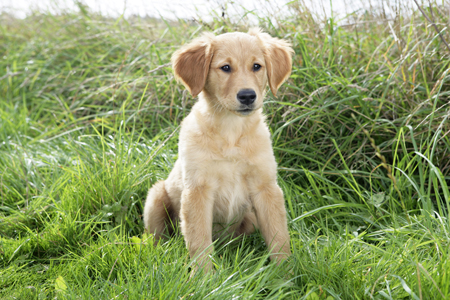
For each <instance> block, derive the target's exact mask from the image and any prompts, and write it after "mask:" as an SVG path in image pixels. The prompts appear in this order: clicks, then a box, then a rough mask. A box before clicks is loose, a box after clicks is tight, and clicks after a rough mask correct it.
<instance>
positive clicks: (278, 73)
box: [248, 28, 294, 97]
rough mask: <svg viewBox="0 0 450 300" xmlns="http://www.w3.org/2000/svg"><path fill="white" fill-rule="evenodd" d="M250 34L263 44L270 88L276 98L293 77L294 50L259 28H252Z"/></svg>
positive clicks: (288, 44)
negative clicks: (281, 87)
mask: <svg viewBox="0 0 450 300" xmlns="http://www.w3.org/2000/svg"><path fill="white" fill-rule="evenodd" d="M248 33H249V34H250V35H254V36H256V37H258V38H259V39H260V41H261V42H262V45H263V47H264V59H265V61H266V68H267V77H268V79H269V86H270V89H271V90H272V94H273V95H274V96H275V97H276V96H277V91H278V88H279V87H280V86H281V84H282V83H283V82H284V81H285V80H286V79H287V78H288V77H289V75H291V70H292V54H293V53H294V50H293V49H292V48H291V44H290V43H289V42H287V41H285V40H281V39H278V38H274V37H271V36H270V35H269V34H267V33H264V32H262V31H261V30H260V29H259V28H252V29H250V31H249V32H248Z"/></svg>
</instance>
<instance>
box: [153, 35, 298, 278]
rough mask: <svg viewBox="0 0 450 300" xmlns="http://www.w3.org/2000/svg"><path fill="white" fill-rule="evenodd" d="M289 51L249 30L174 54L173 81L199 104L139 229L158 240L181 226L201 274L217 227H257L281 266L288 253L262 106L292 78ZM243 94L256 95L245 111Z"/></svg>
mask: <svg viewBox="0 0 450 300" xmlns="http://www.w3.org/2000/svg"><path fill="white" fill-rule="evenodd" d="M292 52H293V51H292V49H291V47H290V45H289V44H288V43H287V42H285V41H284V40H280V39H276V38H272V37H270V36H269V35H268V34H266V33H262V32H260V30H259V29H252V30H250V31H249V33H240V32H235V33H226V34H222V35H219V36H213V35H212V34H205V35H203V36H202V37H200V38H198V39H195V40H193V41H192V42H191V43H189V44H187V45H185V46H184V47H182V48H181V49H180V50H178V51H177V52H175V53H174V54H173V57H172V63H173V69H174V73H175V76H176V78H177V79H179V80H180V81H181V82H182V83H183V84H184V85H185V87H186V88H187V89H188V90H189V91H190V92H191V93H192V94H193V95H194V96H196V95H197V94H199V100H198V102H197V103H196V104H195V105H194V107H193V108H192V111H191V113H190V114H189V115H188V116H187V117H186V118H185V119H184V120H183V122H182V126H181V131H180V141H179V150H178V151H179V156H178V160H177V162H176V163H175V167H174V168H173V170H172V172H171V173H170V175H169V177H168V178H167V179H166V180H165V181H160V182H158V183H156V184H155V185H154V186H153V187H152V188H151V189H150V191H149V193H148V196H147V200H146V203H145V207H144V224H145V228H146V231H147V232H149V233H152V234H154V235H155V241H156V242H157V241H158V239H159V238H160V237H161V236H162V234H163V232H164V229H165V227H166V226H167V225H168V224H170V223H171V222H172V223H176V221H177V220H181V231H182V234H183V236H184V238H185V241H186V244H187V247H188V249H189V253H190V255H191V258H198V260H197V261H198V263H199V265H200V266H201V267H203V268H205V269H206V270H210V269H211V268H212V263H211V259H210V257H209V254H210V253H211V252H212V251H213V247H212V242H213V239H214V237H215V236H216V235H218V234H219V233H220V231H221V229H222V228H227V230H228V232H230V233H232V234H234V235H240V234H250V233H252V232H253V231H254V229H255V228H259V230H260V231H261V233H262V235H263V237H264V239H265V242H266V244H267V245H270V250H271V253H272V254H271V257H272V258H279V259H278V260H277V261H278V262H279V261H281V259H284V258H286V257H287V256H288V255H290V253H291V252H290V242H289V233H288V230H287V221H286V210H285V206H284V198H283V193H282V191H281V189H280V188H279V186H278V184H277V181H276V178H277V164H276V162H275V157H274V155H273V150H272V145H271V140H270V133H269V130H268V128H267V125H266V124H265V118H264V116H263V114H262V106H263V98H264V95H265V90H266V87H267V85H269V86H270V88H271V90H272V93H273V94H274V95H276V93H277V90H278V88H279V86H280V85H281V84H282V83H283V82H284V81H285V80H286V78H287V77H289V74H290V72H291V54H292ZM255 64H257V65H259V66H260V69H258V70H256V68H257V67H255V66H256V65H255ZM225 65H228V66H229V67H230V71H229V72H227V71H224V70H223V69H222V67H223V66H225ZM243 89H250V90H253V91H254V92H255V94H256V100H255V102H254V103H253V104H252V107H251V109H252V110H251V111H250V112H249V111H243V110H242V106H243V105H242V104H241V103H240V102H239V101H238V99H237V94H238V93H239V91H241V90H243ZM169 227H170V226H169Z"/></svg>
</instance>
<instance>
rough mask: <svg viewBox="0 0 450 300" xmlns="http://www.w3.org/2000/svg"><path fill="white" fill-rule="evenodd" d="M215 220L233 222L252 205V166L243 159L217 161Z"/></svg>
mask: <svg viewBox="0 0 450 300" xmlns="http://www.w3.org/2000/svg"><path fill="white" fill-rule="evenodd" d="M212 167H213V168H214V169H215V172H214V176H215V178H214V181H215V189H214V190H215V192H214V194H215V195H214V198H215V199H214V219H215V220H214V221H215V222H224V223H229V222H232V221H233V219H235V218H238V219H239V218H240V217H241V216H242V215H243V213H245V211H246V210H247V209H248V208H249V207H250V205H251V204H250V192H249V177H250V176H252V175H251V167H250V166H249V165H248V164H247V163H245V162H243V161H227V160H221V161H215V162H213V164H212Z"/></svg>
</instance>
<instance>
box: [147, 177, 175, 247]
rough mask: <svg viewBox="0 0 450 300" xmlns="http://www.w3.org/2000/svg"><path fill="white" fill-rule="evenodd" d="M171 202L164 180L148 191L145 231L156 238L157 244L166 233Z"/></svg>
mask: <svg viewBox="0 0 450 300" xmlns="http://www.w3.org/2000/svg"><path fill="white" fill-rule="evenodd" d="M171 209H172V208H171V202H170V198H169V195H168V194H167V191H166V188H165V183H164V181H163V180H161V181H158V182H157V183H155V184H154V185H153V186H152V187H151V188H150V190H149V191H148V195H147V200H146V201H145V206H144V226H145V231H146V232H147V233H150V234H154V236H155V244H156V243H158V240H159V239H160V238H161V236H162V234H163V233H164V229H165V226H166V221H168V220H169V218H170V211H171Z"/></svg>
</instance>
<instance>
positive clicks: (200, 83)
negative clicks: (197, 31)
mask: <svg viewBox="0 0 450 300" xmlns="http://www.w3.org/2000/svg"><path fill="white" fill-rule="evenodd" d="M213 37H214V35H212V34H204V35H203V36H201V37H199V38H196V39H195V40H193V41H192V42H190V43H189V44H187V45H184V46H183V47H182V48H181V49H180V50H178V51H176V52H175V53H174V54H173V55H172V59H171V61H172V68H173V71H174V73H175V78H176V79H177V80H179V81H181V82H182V83H183V85H184V86H185V87H186V88H187V89H188V90H189V92H190V93H191V94H192V96H194V97H195V96H197V95H198V94H200V92H201V91H202V90H203V87H204V86H205V82H206V77H207V76H208V71H209V65H210V64H211V59H212V55H213V50H212V45H211V41H212V39H213Z"/></svg>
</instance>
